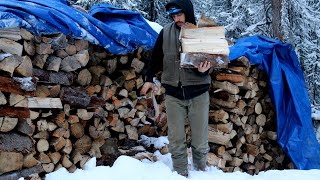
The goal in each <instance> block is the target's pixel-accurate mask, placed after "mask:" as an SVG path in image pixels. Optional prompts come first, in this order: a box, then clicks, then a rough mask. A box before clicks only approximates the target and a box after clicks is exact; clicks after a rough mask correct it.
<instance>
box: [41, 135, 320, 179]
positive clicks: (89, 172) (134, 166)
mask: <svg viewBox="0 0 320 180" xmlns="http://www.w3.org/2000/svg"><path fill="white" fill-rule="evenodd" d="M141 142H142V143H143V144H144V145H146V146H148V145H150V144H153V145H154V147H155V148H157V149H160V148H161V147H163V146H164V145H166V144H167V143H168V139H167V137H160V138H149V137H146V136H141ZM154 155H155V156H156V157H157V159H158V161H156V162H152V161H150V160H147V159H144V160H142V161H139V160H137V159H135V158H132V157H128V156H120V157H119V158H118V159H117V160H116V161H115V163H114V165H113V166H112V167H110V166H98V167H96V159H95V158H93V159H91V160H90V161H88V162H87V164H86V165H85V168H84V170H82V169H78V170H76V171H75V172H74V173H69V172H68V171H67V170H66V169H65V168H60V169H59V170H58V171H55V172H52V173H50V174H47V175H46V180H59V179H63V180H74V179H76V180H88V179H94V180H100V179H101V180H104V179H108V180H126V179H128V180H144V179H152V180H158V179H159V180H179V179H181V180H182V179H186V178H185V177H183V176H180V175H178V174H177V173H176V172H172V161H171V157H170V156H171V155H170V153H168V154H166V155H162V154H161V153H160V152H159V151H156V152H155V153H154ZM190 162H191V161H190V159H189V163H190ZM189 167H190V172H189V177H188V179H192V180H200V179H201V180H212V179H221V180H222V179H223V180H234V179H235V178H236V179H237V180H255V179H259V180H264V179H265V180H270V179H281V180H302V179H305V180H316V179H317V180H318V179H319V177H320V170H283V171H280V170H269V171H266V172H260V173H259V174H258V175H254V176H251V175H249V174H247V173H242V172H234V173H224V172H223V171H221V170H219V169H217V168H216V167H209V168H208V170H207V171H206V172H199V171H194V170H193V168H192V166H191V165H190V166H189Z"/></svg>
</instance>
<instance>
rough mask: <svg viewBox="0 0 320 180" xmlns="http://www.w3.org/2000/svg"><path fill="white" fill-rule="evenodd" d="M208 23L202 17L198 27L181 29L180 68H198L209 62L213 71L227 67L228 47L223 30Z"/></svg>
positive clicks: (221, 27)
mask: <svg viewBox="0 0 320 180" xmlns="http://www.w3.org/2000/svg"><path fill="white" fill-rule="evenodd" d="M208 21H209V20H208V19H205V17H204V16H202V17H201V19H200V20H199V24H198V27H192V28H189V27H188V26H187V27H184V28H182V29H181V34H180V39H181V46H182V52H181V54H180V59H181V61H180V65H181V67H184V68H194V67H198V66H199V65H200V63H201V62H204V61H208V62H210V64H211V67H213V68H214V69H220V68H226V67H227V66H228V62H229V59H228V55H229V46H228V41H227V40H226V38H225V29H224V27H223V26H216V24H214V22H211V23H210V22H208ZM211 24H212V25H211ZM204 26H207V27H204Z"/></svg>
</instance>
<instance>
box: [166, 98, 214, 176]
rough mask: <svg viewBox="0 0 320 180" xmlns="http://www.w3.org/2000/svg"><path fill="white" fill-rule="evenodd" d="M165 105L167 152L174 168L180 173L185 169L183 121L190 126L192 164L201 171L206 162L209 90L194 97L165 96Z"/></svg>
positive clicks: (186, 166) (186, 163)
mask: <svg viewBox="0 0 320 180" xmlns="http://www.w3.org/2000/svg"><path fill="white" fill-rule="evenodd" d="M165 106H166V112H167V119H168V138H169V152H170V153H171V154H172V162H173V168H174V170H175V171H177V172H178V173H179V174H186V173H187V172H188V169H187V168H188V158H187V157H188V155H187V142H186V133H185V126H184V125H185V120H186V118H188V120H189V122H190V128H191V148H192V157H193V164H194V166H195V168H196V169H200V170H203V169H204V168H205V166H206V162H207V154H208V151H209V146H208V118H209V117H208V116H209V93H208V92H206V93H203V94H201V95H199V96H197V97H195V98H193V99H189V100H180V99H177V98H175V97H172V96H169V95H166V97H165Z"/></svg>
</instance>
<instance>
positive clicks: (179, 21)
mask: <svg viewBox="0 0 320 180" xmlns="http://www.w3.org/2000/svg"><path fill="white" fill-rule="evenodd" d="M171 17H172V19H173V21H174V22H175V23H176V25H177V26H179V27H182V26H183V25H184V23H185V22H186V16H185V14H184V13H183V12H180V13H178V14H174V15H171Z"/></svg>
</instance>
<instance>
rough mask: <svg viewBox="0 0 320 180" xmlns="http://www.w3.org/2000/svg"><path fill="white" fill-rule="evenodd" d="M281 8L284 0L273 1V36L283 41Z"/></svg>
mask: <svg viewBox="0 0 320 180" xmlns="http://www.w3.org/2000/svg"><path fill="white" fill-rule="evenodd" d="M281 8H282V0H272V31H273V32H272V34H273V37H274V38H277V39H279V40H281V41H282V40H283V33H282V28H281Z"/></svg>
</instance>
